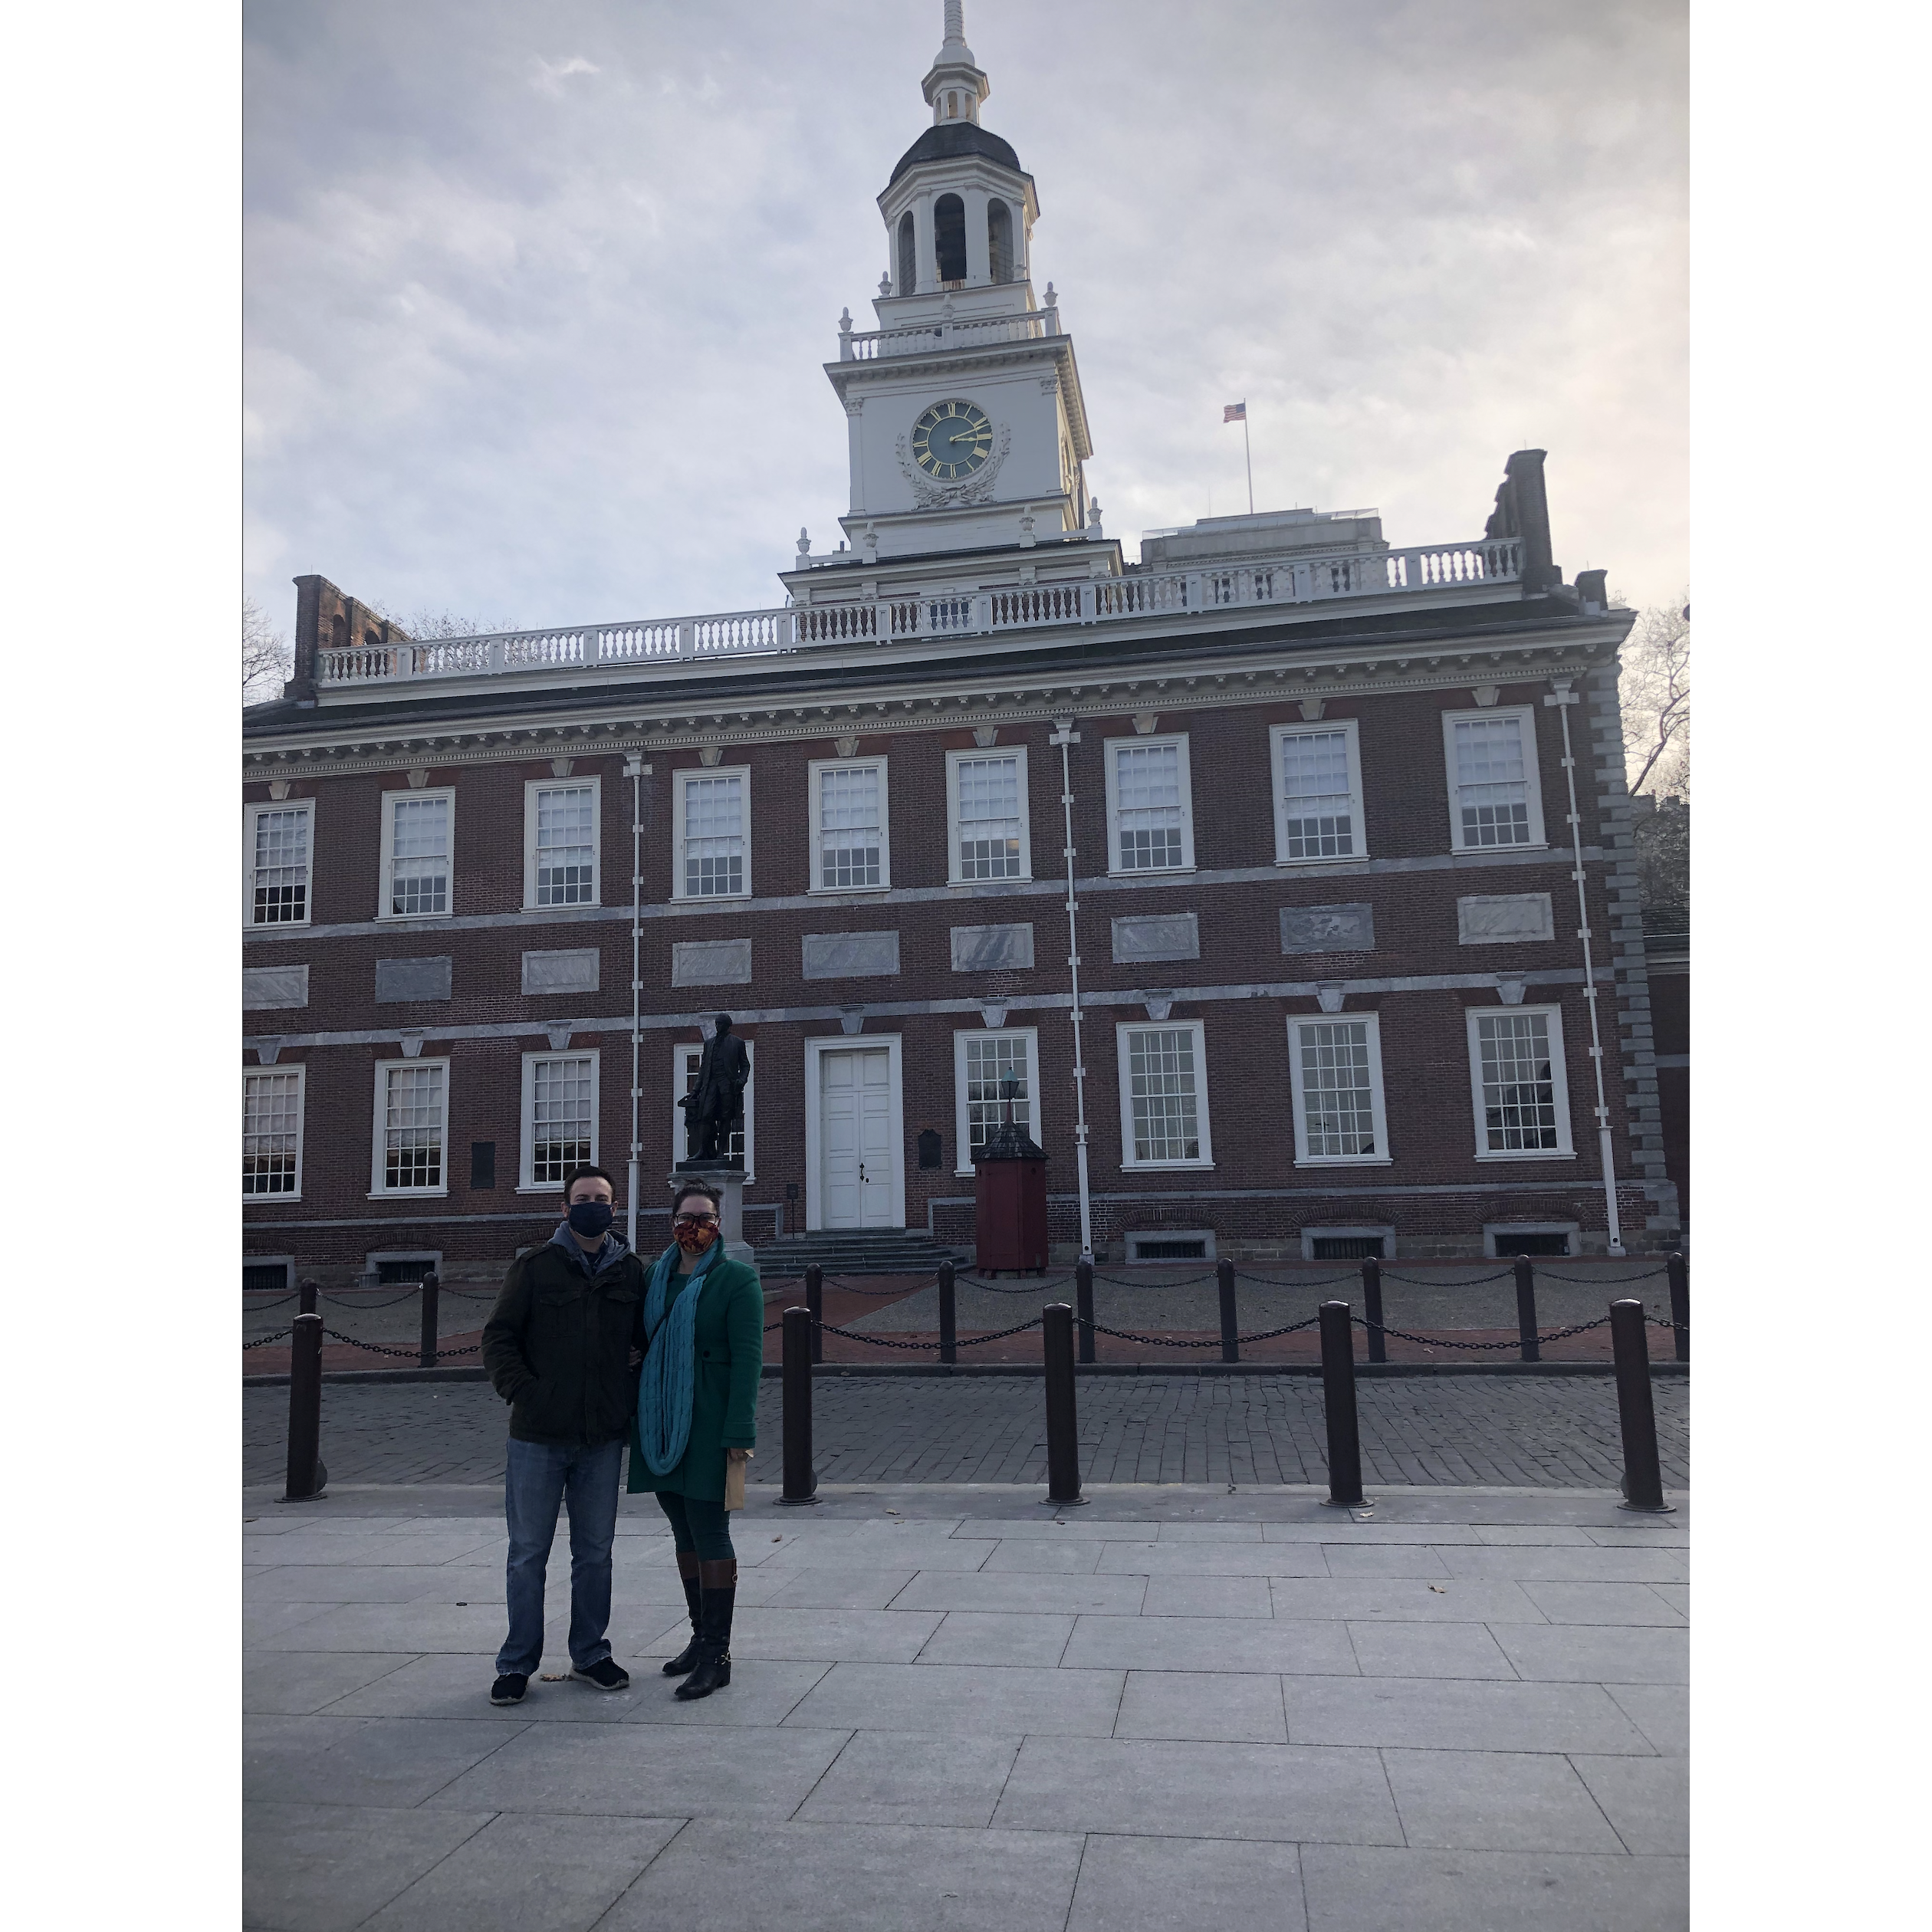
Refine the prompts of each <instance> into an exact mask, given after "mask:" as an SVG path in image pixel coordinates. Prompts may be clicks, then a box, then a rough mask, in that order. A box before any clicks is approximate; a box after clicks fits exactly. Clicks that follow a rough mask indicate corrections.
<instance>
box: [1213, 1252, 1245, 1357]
mask: <svg viewBox="0 0 1932 1932" xmlns="http://www.w3.org/2000/svg"><path fill="white" fill-rule="evenodd" d="M1214 1286H1215V1287H1216V1289H1217V1290H1218V1291H1219V1293H1220V1295H1221V1360H1222V1361H1224V1362H1239V1361H1240V1359H1241V1345H1240V1342H1238V1341H1237V1340H1236V1339H1235V1327H1236V1323H1235V1320H1234V1263H1233V1262H1232V1261H1217V1262H1216V1263H1214Z"/></svg>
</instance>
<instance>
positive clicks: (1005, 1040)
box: [953, 1027, 1046, 1174]
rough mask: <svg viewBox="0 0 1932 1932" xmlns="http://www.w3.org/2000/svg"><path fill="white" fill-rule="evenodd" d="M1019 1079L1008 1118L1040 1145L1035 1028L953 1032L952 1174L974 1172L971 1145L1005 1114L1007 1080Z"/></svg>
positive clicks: (983, 1139) (983, 1140)
mask: <svg viewBox="0 0 1932 1932" xmlns="http://www.w3.org/2000/svg"><path fill="white" fill-rule="evenodd" d="M1007 1079H1016V1080H1017V1081H1018V1082H1019V1083H1020V1090H1019V1092H1017V1093H1016V1094H1015V1095H1014V1096H1013V1118H1014V1124H1015V1125H1017V1126H1018V1127H1019V1128H1020V1131H1021V1132H1023V1133H1025V1134H1026V1135H1028V1136H1029V1137H1030V1138H1032V1139H1033V1140H1034V1141H1036V1142H1039V1144H1040V1145H1041V1146H1044V1145H1046V1143H1045V1142H1043V1141H1041V1140H1040V1029H1039V1028H1038V1027H1008V1028H1007V1029H1005V1030H1003V1031H1001V1032H999V1033H987V1032H984V1031H981V1032H978V1033H968V1032H964V1031H961V1032H959V1033H954V1035H953V1134H954V1142H953V1145H954V1148H956V1150H957V1152H958V1159H957V1161H956V1164H955V1165H954V1170H953V1171H954V1172H955V1173H956V1174H971V1173H972V1172H973V1171H974V1167H973V1155H974V1150H975V1149H977V1148H981V1147H983V1146H984V1145H985V1144H986V1138H987V1135H989V1134H991V1132H993V1130H994V1128H996V1127H997V1126H998V1125H1000V1122H1002V1121H1004V1119H1006V1096H1005V1094H1004V1092H1002V1091H1001V1088H1002V1085H1003V1083H1004V1082H1005V1081H1006V1080H1007Z"/></svg>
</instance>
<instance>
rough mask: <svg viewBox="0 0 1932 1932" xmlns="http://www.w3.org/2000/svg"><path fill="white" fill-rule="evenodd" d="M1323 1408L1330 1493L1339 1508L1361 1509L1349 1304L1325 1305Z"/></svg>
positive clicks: (1359, 1439) (1359, 1445)
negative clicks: (1325, 1423) (1326, 1430)
mask: <svg viewBox="0 0 1932 1932" xmlns="http://www.w3.org/2000/svg"><path fill="white" fill-rule="evenodd" d="M1321 1316H1322V1411H1323V1414H1324V1417H1325V1419H1326V1421H1327V1423H1328V1464H1329V1493H1328V1497H1327V1499H1326V1500H1327V1501H1328V1502H1329V1503H1332V1505H1334V1506H1335V1507H1336V1508H1337V1509H1346V1508H1349V1507H1359V1506H1360V1504H1361V1503H1362V1431H1361V1427H1360V1425H1359V1423H1358V1422H1357V1421H1356V1418H1355V1342H1354V1339H1353V1336H1352V1334H1351V1332H1350V1331H1351V1329H1352V1323H1351V1322H1350V1321H1349V1304H1348V1303H1346V1302H1342V1301H1328V1302H1323V1303H1322V1309H1321Z"/></svg>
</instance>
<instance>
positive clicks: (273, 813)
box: [241, 799, 315, 926]
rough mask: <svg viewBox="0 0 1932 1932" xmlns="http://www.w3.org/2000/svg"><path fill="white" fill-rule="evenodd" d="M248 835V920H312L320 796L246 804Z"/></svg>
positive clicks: (244, 881)
mask: <svg viewBox="0 0 1932 1932" xmlns="http://www.w3.org/2000/svg"><path fill="white" fill-rule="evenodd" d="M241 837H242V860H241V923H242V924H243V925H251V926H269V925H273V926H284V925H307V924H308V922H309V882H310V879H311V873H312V870H313V866H314V856H313V853H314V843H315V802H314V800H313V799H290V800H282V801H281V802H278V803H275V804H273V805H250V806H247V807H244V815H243V823H242V830H241Z"/></svg>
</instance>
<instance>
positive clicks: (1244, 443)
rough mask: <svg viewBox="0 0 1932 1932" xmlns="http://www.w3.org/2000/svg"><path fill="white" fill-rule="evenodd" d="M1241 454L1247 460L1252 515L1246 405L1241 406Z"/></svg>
mask: <svg viewBox="0 0 1932 1932" xmlns="http://www.w3.org/2000/svg"><path fill="white" fill-rule="evenodd" d="M1241 454H1242V455H1244V457H1246V458H1247V479H1248V514H1249V515H1250V517H1251V516H1253V514H1254V452H1253V450H1252V449H1250V448H1249V447H1248V426H1247V404H1246V403H1243V404H1242V405H1241Z"/></svg>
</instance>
